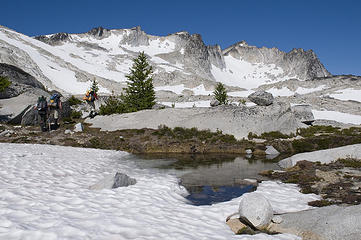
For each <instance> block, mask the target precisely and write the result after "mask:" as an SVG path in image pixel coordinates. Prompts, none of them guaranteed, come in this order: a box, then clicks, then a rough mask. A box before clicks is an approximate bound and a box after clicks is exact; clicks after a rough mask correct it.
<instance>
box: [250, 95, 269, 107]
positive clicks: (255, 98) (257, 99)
mask: <svg viewBox="0 0 361 240" xmlns="http://www.w3.org/2000/svg"><path fill="white" fill-rule="evenodd" d="M248 99H249V100H250V101H251V102H254V103H255V104H257V105H259V106H269V105H271V104H272V103H273V100H274V98H273V95H272V94H271V93H268V92H265V91H257V92H254V93H252V94H250V95H249V96H248Z"/></svg>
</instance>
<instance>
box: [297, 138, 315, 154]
mask: <svg viewBox="0 0 361 240" xmlns="http://www.w3.org/2000/svg"><path fill="white" fill-rule="evenodd" d="M292 147H293V150H294V152H296V153H301V152H311V151H313V150H314V145H313V144H312V143H310V142H308V141H305V140H294V141H293V142H292Z"/></svg>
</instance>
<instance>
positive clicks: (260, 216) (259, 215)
mask: <svg viewBox="0 0 361 240" xmlns="http://www.w3.org/2000/svg"><path fill="white" fill-rule="evenodd" d="M238 212H239V216H240V218H245V219H247V220H248V221H249V222H250V223H252V225H253V226H254V227H256V228H257V229H261V228H265V227H267V226H268V224H269V223H270V222H271V220H272V218H273V208H272V206H271V204H270V203H269V202H268V200H267V199H266V198H265V197H264V196H263V195H262V194H259V193H255V192H252V193H247V194H244V195H243V198H242V199H241V202H240V203H239V209H238Z"/></svg>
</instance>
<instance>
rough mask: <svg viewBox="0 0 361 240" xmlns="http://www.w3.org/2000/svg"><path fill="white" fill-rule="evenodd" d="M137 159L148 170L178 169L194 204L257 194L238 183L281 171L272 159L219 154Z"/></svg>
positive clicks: (154, 156)
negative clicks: (262, 174) (276, 170)
mask: <svg viewBox="0 0 361 240" xmlns="http://www.w3.org/2000/svg"><path fill="white" fill-rule="evenodd" d="M137 157H138V159H139V158H142V159H147V160H146V161H142V162H144V163H142V164H143V167H144V164H145V163H146V162H147V163H148V167H151V165H153V164H154V165H153V167H155V168H158V169H169V170H173V171H174V170H176V175H177V176H178V177H179V178H180V182H181V184H182V185H183V186H184V187H185V188H186V189H187V190H188V192H189V193H190V194H189V195H188V196H187V197H186V198H187V199H188V200H190V201H191V202H192V204H195V205H205V204H206V205H208V204H212V203H216V202H223V201H229V200H231V199H232V198H236V197H239V196H241V195H242V194H244V193H246V192H250V191H254V190H255V187H254V186H250V185H240V184H237V182H239V181H240V180H243V179H245V178H251V179H259V178H260V177H261V176H260V175H258V173H260V172H262V171H264V170H269V169H279V167H278V166H277V159H278V158H277V159H274V160H269V159H266V158H262V159H256V158H254V157H251V158H245V157H243V156H239V155H219V154H206V155H204V154H196V155H189V154H172V155H141V156H140V155H138V156H137ZM150 162H152V164H150ZM139 163H140V162H138V164H139ZM160 163H161V164H160Z"/></svg>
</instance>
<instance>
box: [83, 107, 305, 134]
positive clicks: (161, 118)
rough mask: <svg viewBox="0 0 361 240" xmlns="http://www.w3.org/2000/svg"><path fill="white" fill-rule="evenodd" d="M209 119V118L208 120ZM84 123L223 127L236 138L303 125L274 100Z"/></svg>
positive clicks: (105, 127)
mask: <svg viewBox="0 0 361 240" xmlns="http://www.w3.org/2000/svg"><path fill="white" fill-rule="evenodd" d="M210 119H212V120H211V121H210ZM86 122H87V123H91V124H93V125H92V126H93V127H96V128H101V129H102V130H107V131H115V130H118V129H141V128H153V129H157V128H158V126H160V125H165V126H168V127H171V128H174V127H185V128H192V127H197V128H198V129H200V130H201V129H210V130H211V131H214V132H215V131H217V130H222V132H223V133H226V134H231V135H234V136H235V137H236V138H238V139H242V138H246V137H247V136H248V134H249V132H252V133H256V134H262V133H263V132H270V131H280V132H282V133H287V134H289V133H291V132H293V133H295V132H296V130H297V128H300V127H305V126H306V125H304V124H303V123H301V122H300V121H298V120H297V119H296V118H295V116H294V114H293V112H292V111H291V106H290V105H289V104H286V103H282V102H275V103H273V104H272V105H270V106H267V107H264V106H253V107H246V106H229V105H222V106H218V107H212V108H184V109H175V108H167V109H161V110H146V111H140V112H135V113H127V114H121V115H120V114H116V115H111V116H97V117H96V118H94V119H87V120H86Z"/></svg>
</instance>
